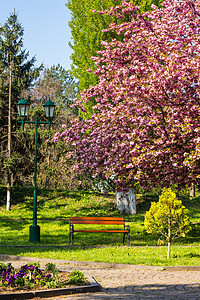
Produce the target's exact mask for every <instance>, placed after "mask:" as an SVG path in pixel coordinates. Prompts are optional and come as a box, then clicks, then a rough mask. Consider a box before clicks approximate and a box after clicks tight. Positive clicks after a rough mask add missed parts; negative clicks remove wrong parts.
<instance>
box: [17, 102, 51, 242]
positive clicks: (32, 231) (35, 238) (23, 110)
mask: <svg viewBox="0 0 200 300" xmlns="http://www.w3.org/2000/svg"><path fill="white" fill-rule="evenodd" d="M29 107H30V103H29V102H28V101H27V100H25V99H24V98H22V99H21V100H20V101H19V102H18V103H17V109H18V113H19V116H20V117H21V118H22V120H21V121H19V122H21V123H22V128H23V131H24V124H25V123H29V124H30V123H31V124H35V159H34V160H35V167H34V190H33V225H31V226H30V227H29V242H40V226H39V225H37V127H38V124H48V125H49V130H50V126H51V124H53V122H52V118H53V116H54V109H55V104H54V103H53V102H52V101H51V100H50V98H49V100H48V101H47V102H46V103H45V104H44V109H45V115H46V117H47V119H48V122H42V121H38V118H37V116H36V117H35V121H25V120H24V119H25V117H27V115H28V111H29Z"/></svg>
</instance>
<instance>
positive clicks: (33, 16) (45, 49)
mask: <svg viewBox="0 0 200 300" xmlns="http://www.w3.org/2000/svg"><path fill="white" fill-rule="evenodd" d="M66 2H67V0H0V3H1V5H0V26H3V25H4V23H5V22H6V20H7V19H8V17H9V16H10V14H11V13H13V12H14V10H15V12H16V13H17V14H18V21H19V22H20V24H21V25H22V27H23V28H24V36H23V41H24V47H23V48H24V49H26V51H29V55H30V56H29V59H30V58H32V57H33V56H36V59H37V61H36V66H38V65H40V64H41V63H44V65H45V66H46V67H51V66H52V65H57V64H58V63H59V64H60V65H61V66H62V67H63V68H65V69H66V70H68V69H70V64H71V60H70V55H71V53H72V50H71V48H70V46H69V45H68V43H69V41H70V40H71V32H70V28H69V26H68V22H69V20H70V11H69V10H68V8H67V7H66V6H65V3H66Z"/></svg>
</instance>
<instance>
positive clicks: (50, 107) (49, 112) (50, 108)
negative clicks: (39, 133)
mask: <svg viewBox="0 0 200 300" xmlns="http://www.w3.org/2000/svg"><path fill="white" fill-rule="evenodd" d="M43 106H44V111H45V115H46V118H47V119H48V120H51V119H52V118H53V116H54V110H55V103H54V102H52V101H51V100H50V98H49V100H48V101H47V102H46V103H45V104H44V105H43Z"/></svg>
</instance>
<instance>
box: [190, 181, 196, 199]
mask: <svg viewBox="0 0 200 300" xmlns="http://www.w3.org/2000/svg"><path fill="white" fill-rule="evenodd" d="M189 192H190V197H193V198H194V197H195V185H194V183H192V185H191V186H190V188H189Z"/></svg>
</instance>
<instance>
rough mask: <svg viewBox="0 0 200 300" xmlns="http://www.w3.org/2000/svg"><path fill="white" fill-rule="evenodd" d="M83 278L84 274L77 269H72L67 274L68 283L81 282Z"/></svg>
mask: <svg viewBox="0 0 200 300" xmlns="http://www.w3.org/2000/svg"><path fill="white" fill-rule="evenodd" d="M84 279H85V275H84V274H83V273H82V272H81V271H78V270H73V271H72V272H71V273H70V275H69V284H76V285H78V284H81V283H82V282H83V280H84Z"/></svg>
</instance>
